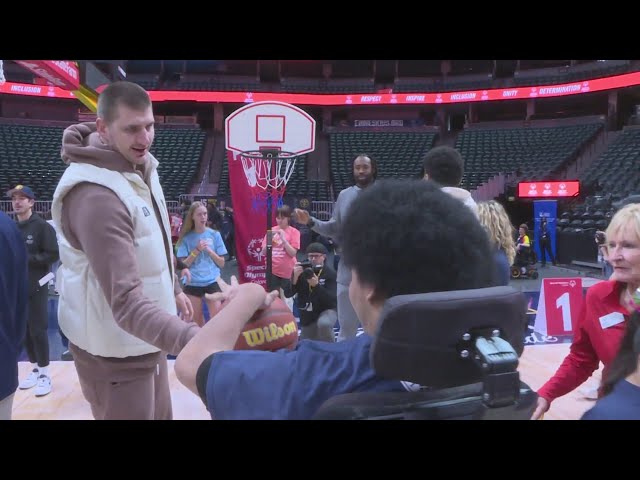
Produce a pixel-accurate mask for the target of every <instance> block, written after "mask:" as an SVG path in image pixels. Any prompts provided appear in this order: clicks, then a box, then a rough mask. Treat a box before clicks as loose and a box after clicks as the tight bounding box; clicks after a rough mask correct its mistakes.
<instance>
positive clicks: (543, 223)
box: [539, 216, 556, 267]
mask: <svg viewBox="0 0 640 480" xmlns="http://www.w3.org/2000/svg"><path fill="white" fill-rule="evenodd" d="M539 238H540V263H541V264H542V266H543V267H545V266H546V265H547V255H546V253H548V254H549V258H551V263H553V264H554V265H555V264H556V257H554V255H553V252H552V251H551V235H550V233H549V227H548V225H547V217H543V216H541V217H540V237H539Z"/></svg>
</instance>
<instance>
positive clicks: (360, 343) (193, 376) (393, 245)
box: [175, 180, 493, 420]
mask: <svg viewBox="0 0 640 480" xmlns="http://www.w3.org/2000/svg"><path fill="white" fill-rule="evenodd" d="M380 218H384V219H385V221H384V222H380V221H379V220H380ZM407 225H411V229H410V230H407V228H406V227H407ZM398 232H402V234H398ZM342 233H343V235H342V249H343V261H344V267H343V268H347V269H348V270H349V271H350V274H351V283H350V285H349V292H348V294H349V298H350V300H351V302H352V304H353V308H354V309H355V311H356V312H357V318H358V319H359V320H360V321H361V322H362V325H363V328H364V333H363V334H362V335H359V336H356V337H354V338H351V339H348V340H345V341H343V342H335V343H334V342H322V341H316V340H300V341H299V342H298V344H297V346H296V348H295V349H294V350H287V349H282V350H278V351H275V352H269V351H257V350H233V349H234V346H235V343H236V341H237V339H238V336H239V335H240V333H241V332H242V331H243V329H244V328H245V325H246V323H247V321H248V320H249V319H250V318H252V316H253V315H254V314H255V312H256V311H257V310H259V309H261V308H269V305H270V304H271V302H273V298H275V296H276V295H277V292H275V291H274V292H271V293H269V294H267V292H265V290H264V288H262V286H260V285H258V284H253V283H245V284H242V285H239V284H238V283H237V281H236V280H235V279H232V281H231V285H227V284H226V283H224V282H222V281H220V280H219V281H218V283H219V284H220V288H221V289H222V292H221V293H217V294H214V298H215V299H220V300H224V301H225V302H226V305H225V307H224V308H223V309H222V310H220V312H219V313H218V314H217V315H216V317H215V318H214V319H213V321H210V322H208V323H207V324H206V325H205V326H204V327H203V328H202V330H201V331H200V332H199V333H198V334H197V335H196V336H195V337H194V338H193V339H192V340H191V341H190V342H189V343H188V344H187V345H186V347H185V348H184V349H183V350H182V352H180V354H179V355H178V358H177V359H176V363H175V372H176V375H177V377H178V380H180V382H182V383H183V384H184V385H185V386H186V387H187V388H188V389H189V390H191V391H192V392H193V393H195V394H196V395H198V396H200V398H201V399H202V401H203V402H204V403H205V405H206V406H207V409H208V410H209V412H210V414H211V417H212V418H214V419H219V420H226V419H274V420H275V419H291V420H294V419H295V420H304V419H310V418H312V417H313V415H314V414H315V412H316V411H317V410H318V409H319V408H320V406H321V405H322V404H323V403H324V402H325V401H326V400H328V399H329V398H331V397H334V396H336V395H340V394H344V393H354V392H394V391H397V392H404V391H407V390H408V389H413V388H415V387H416V386H415V385H413V384H412V385H409V384H407V383H405V382H402V381H401V380H398V379H388V378H383V377H380V376H378V375H377V373H376V371H375V370H374V369H373V367H372V365H371V360H370V348H371V345H372V341H373V335H375V334H376V331H377V327H378V323H379V321H380V318H381V314H382V310H383V306H384V304H385V301H386V299H388V298H390V297H394V296H397V295H404V294H413V293H426V292H436V291H450V290H464V289H473V288H483V287H489V286H491V285H492V283H493V257H492V251H493V247H492V246H491V245H490V242H489V237H488V236H487V234H486V233H485V231H484V229H483V227H482V226H481V225H480V223H479V222H478V220H477V219H476V217H475V215H474V213H473V212H472V211H471V209H469V208H467V207H466V206H465V205H464V203H462V202H460V201H459V200H457V199H455V198H453V197H452V196H450V195H448V194H447V193H445V192H443V191H441V189H440V188H439V186H437V185H435V184H434V183H433V182H430V181H426V182H425V181H423V180H410V181H407V180H402V181H397V180H384V181H380V182H376V184H375V185H373V186H371V187H369V188H367V189H365V190H364V191H363V192H362V193H361V194H359V195H358V198H356V199H354V201H353V203H352V204H351V207H350V209H349V211H348V213H347V214H346V216H345V217H343V223H342ZM470 245H471V246H472V247H473V248H470ZM411 272H420V275H412V274H411ZM418 387H419V386H418Z"/></svg>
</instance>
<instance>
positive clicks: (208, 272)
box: [176, 202, 227, 326]
mask: <svg viewBox="0 0 640 480" xmlns="http://www.w3.org/2000/svg"><path fill="white" fill-rule="evenodd" d="M176 247H177V253H176V256H177V257H178V258H179V259H180V260H182V261H183V262H184V264H185V265H186V266H187V267H188V268H189V271H190V272H191V281H190V282H189V284H188V285H186V286H185V287H184V293H185V294H186V295H187V296H188V297H189V299H190V300H191V304H192V305H193V310H194V313H193V319H194V321H195V322H196V323H197V324H198V325H200V326H202V325H204V322H205V319H204V314H203V312H202V300H203V299H204V300H205V301H206V302H207V309H208V310H209V314H210V316H211V317H213V316H214V315H215V312H216V305H215V304H216V302H215V301H213V300H207V299H206V298H203V297H204V295H205V293H215V292H219V291H220V287H219V286H218V282H217V280H218V277H220V269H221V268H223V267H224V260H225V258H224V256H225V255H226V254H227V249H226V248H225V246H224V242H223V241H222V236H221V235H220V232H218V231H217V230H212V229H211V228H208V227H207V207H205V206H204V205H203V204H202V203H200V202H193V203H192V204H191V207H190V208H189V212H188V213H187V216H186V218H185V220H184V223H183V224H182V229H181V230H180V236H179V237H178V242H177V244H176Z"/></svg>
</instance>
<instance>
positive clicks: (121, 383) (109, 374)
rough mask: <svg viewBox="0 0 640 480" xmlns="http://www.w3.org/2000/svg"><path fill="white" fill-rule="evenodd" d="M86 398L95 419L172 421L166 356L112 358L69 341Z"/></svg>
mask: <svg viewBox="0 0 640 480" xmlns="http://www.w3.org/2000/svg"><path fill="white" fill-rule="evenodd" d="M69 350H70V351H71V353H72V354H73V360H74V362H75V365H76V371H77V372H78V379H79V380H80V387H81V388H82V393H83V394H84V398H85V399H86V400H87V401H88V402H89V404H90V405H91V412H92V413H93V417H94V418H95V419H96V420H171V419H173V412H172V410H171V392H170V390H169V375H168V373H167V354H166V353H165V352H157V353H149V354H147V355H140V356H137V357H125V358H112V357H99V356H96V355H91V354H90V353H88V352H86V351H84V350H82V349H81V348H79V347H77V346H76V345H73V344H72V343H71V342H69Z"/></svg>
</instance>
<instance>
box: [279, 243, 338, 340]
mask: <svg viewBox="0 0 640 480" xmlns="http://www.w3.org/2000/svg"><path fill="white" fill-rule="evenodd" d="M327 253H328V252H327V249H326V248H325V246H324V245H322V244H321V243H311V244H309V246H308V247H307V258H308V259H309V260H308V263H309V264H307V265H305V264H302V263H298V264H296V266H295V267H293V275H292V277H291V284H292V288H291V290H290V291H285V296H286V297H291V296H293V295H297V297H296V303H297V305H298V310H299V311H300V325H301V327H302V332H301V335H300V338H306V339H309V340H323V341H325V342H333V341H334V340H335V335H334V332H333V326H334V325H335V324H336V320H337V319H338V312H337V305H336V290H337V284H336V272H335V270H333V268H331V266H329V265H327V262H326V260H327Z"/></svg>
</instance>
